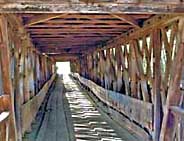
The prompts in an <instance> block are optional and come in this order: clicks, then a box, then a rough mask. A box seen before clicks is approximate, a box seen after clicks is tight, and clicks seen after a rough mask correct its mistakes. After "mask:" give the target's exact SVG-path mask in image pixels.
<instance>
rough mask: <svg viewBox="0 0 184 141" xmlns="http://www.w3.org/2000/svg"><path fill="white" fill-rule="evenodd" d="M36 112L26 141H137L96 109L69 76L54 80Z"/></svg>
mask: <svg viewBox="0 0 184 141" xmlns="http://www.w3.org/2000/svg"><path fill="white" fill-rule="evenodd" d="M63 83H64V87H65V95H64V94H63ZM44 107H45V108H44ZM39 113H40V114H39ZM39 113H38V115H37V118H36V120H35V122H34V123H33V126H32V131H31V132H30V133H28V134H26V136H25V138H24V139H25V140H27V141H73V140H77V141H137V139H136V137H135V136H134V135H133V134H131V133H129V132H128V131H127V130H126V129H124V128H120V127H119V126H118V125H117V123H115V122H114V121H112V120H111V119H110V118H108V117H107V115H105V114H104V113H102V112H99V110H98V108H97V107H96V106H95V105H94V103H93V101H92V100H91V99H90V98H89V96H88V95H87V93H86V92H85V91H84V90H82V89H81V88H80V87H79V85H78V84H77V83H76V82H75V81H74V80H72V79H71V78H69V77H64V80H63V82H62V80H61V79H60V78H59V79H58V80H57V82H56V84H55V87H54V88H53V90H52V92H50V94H48V96H47V97H46V99H45V102H44V103H43V105H42V108H41V109H40V112H39Z"/></svg>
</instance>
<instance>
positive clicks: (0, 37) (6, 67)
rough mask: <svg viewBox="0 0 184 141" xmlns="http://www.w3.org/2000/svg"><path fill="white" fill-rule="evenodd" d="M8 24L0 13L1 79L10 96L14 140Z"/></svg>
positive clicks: (4, 89) (12, 127)
mask: <svg viewBox="0 0 184 141" xmlns="http://www.w3.org/2000/svg"><path fill="white" fill-rule="evenodd" d="M7 28H8V24H7V20H6V18H5V17H4V16H3V15H0V48H1V52H0V53H1V55H0V57H1V58H0V61H1V63H0V64H1V65H2V66H1V68H2V74H3V75H2V80H3V91H4V94H7V95H9V96H10V101H11V102H10V103H11V104H10V105H9V108H10V111H11V119H10V123H11V125H12V126H11V128H10V133H11V136H10V138H11V139H12V140H16V136H17V135H16V128H15V112H14V93H13V88H12V81H11V74H10V49H9V47H8V45H9V44H8V31H7Z"/></svg>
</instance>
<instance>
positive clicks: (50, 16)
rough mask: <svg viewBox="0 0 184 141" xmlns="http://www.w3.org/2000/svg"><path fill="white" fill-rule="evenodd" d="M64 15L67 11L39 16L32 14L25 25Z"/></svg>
mask: <svg viewBox="0 0 184 141" xmlns="http://www.w3.org/2000/svg"><path fill="white" fill-rule="evenodd" d="M66 15H68V14H67V13H64V14H42V15H39V16H34V17H33V18H31V19H30V20H29V21H28V22H27V23H26V25H25V26H26V27H29V26H31V25H35V24H38V23H42V22H45V21H48V20H51V19H54V18H59V17H64V16H66Z"/></svg>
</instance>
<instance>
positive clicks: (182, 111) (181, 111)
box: [170, 106, 184, 116]
mask: <svg viewBox="0 0 184 141" xmlns="http://www.w3.org/2000/svg"><path fill="white" fill-rule="evenodd" d="M170 110H171V112H173V113H175V114H176V115H177V116H184V109H183V108H181V107H177V106H170Z"/></svg>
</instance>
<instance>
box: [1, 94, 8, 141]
mask: <svg viewBox="0 0 184 141" xmlns="http://www.w3.org/2000/svg"><path fill="white" fill-rule="evenodd" d="M9 102H10V98H9V96H8V95H2V96H0V141H9V139H10V132H9V131H10V112H9V108H8V107H9Z"/></svg>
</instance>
